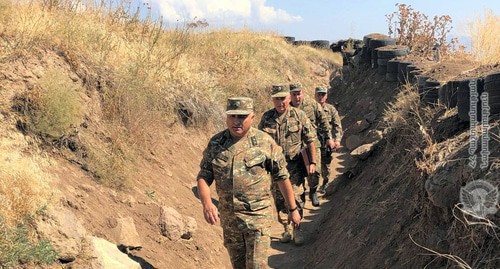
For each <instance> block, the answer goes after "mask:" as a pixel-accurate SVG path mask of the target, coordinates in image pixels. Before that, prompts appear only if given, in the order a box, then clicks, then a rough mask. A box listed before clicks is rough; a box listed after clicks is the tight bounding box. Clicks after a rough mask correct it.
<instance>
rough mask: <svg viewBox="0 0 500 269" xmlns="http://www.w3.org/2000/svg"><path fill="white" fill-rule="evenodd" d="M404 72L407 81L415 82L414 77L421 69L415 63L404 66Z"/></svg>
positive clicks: (420, 72)
mask: <svg viewBox="0 0 500 269" xmlns="http://www.w3.org/2000/svg"><path fill="white" fill-rule="evenodd" d="M406 74H407V75H408V82H410V83H411V84H415V83H416V77H417V76H418V75H420V74H422V70H421V69H420V68H419V67H418V66H417V65H415V64H410V65H407V66H406Z"/></svg>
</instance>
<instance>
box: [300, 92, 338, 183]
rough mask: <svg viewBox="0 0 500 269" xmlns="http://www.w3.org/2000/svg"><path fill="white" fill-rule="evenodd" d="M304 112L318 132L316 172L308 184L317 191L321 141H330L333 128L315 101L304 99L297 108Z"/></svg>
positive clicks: (308, 180) (309, 177)
mask: <svg viewBox="0 0 500 269" xmlns="http://www.w3.org/2000/svg"><path fill="white" fill-rule="evenodd" d="M297 108H299V109H301V110H303V111H304V112H305V113H306V115H307V117H308V118H309V120H310V121H311V124H312V126H313V128H314V129H315V130H316V132H317V137H318V139H316V141H315V146H316V172H315V173H314V174H311V175H309V176H308V177H307V183H308V185H309V188H310V189H316V188H317V187H318V185H319V178H320V171H321V151H320V148H321V143H320V139H325V138H326V139H328V138H329V137H331V135H330V134H331V127H330V124H329V122H328V121H327V119H326V115H325V112H324V111H323V108H322V107H321V105H320V104H318V102H316V101H315V100H312V99H309V98H306V97H304V99H303V100H302V103H301V104H300V105H299V106H298V107H297Z"/></svg>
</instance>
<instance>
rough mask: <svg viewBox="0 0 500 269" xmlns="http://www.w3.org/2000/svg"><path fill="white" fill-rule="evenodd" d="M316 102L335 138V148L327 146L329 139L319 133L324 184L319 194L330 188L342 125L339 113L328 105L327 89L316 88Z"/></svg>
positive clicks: (331, 134) (331, 135)
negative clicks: (333, 155)
mask: <svg viewBox="0 0 500 269" xmlns="http://www.w3.org/2000/svg"><path fill="white" fill-rule="evenodd" d="M315 98H316V101H317V102H318V103H319V104H320V105H321V107H322V108H323V111H324V112H325V115H326V120H327V122H328V123H330V126H331V133H330V137H332V138H333V143H334V147H332V148H330V147H328V146H327V144H326V142H327V137H325V136H324V135H321V134H319V133H318V138H319V141H320V143H321V177H322V178H323V183H322V184H321V187H320V188H319V192H324V191H325V189H326V188H327V187H328V181H329V178H330V174H331V168H330V165H331V163H332V153H333V150H335V149H338V148H340V141H341V140H342V123H341V121H340V117H339V113H338V112H337V109H335V107H334V106H333V105H332V104H328V103H327V102H326V99H327V98H328V90H327V89H326V88H325V87H316V89H315Z"/></svg>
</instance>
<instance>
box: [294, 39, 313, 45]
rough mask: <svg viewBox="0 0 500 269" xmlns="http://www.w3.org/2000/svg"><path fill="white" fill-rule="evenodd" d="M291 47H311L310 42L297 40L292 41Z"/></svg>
mask: <svg viewBox="0 0 500 269" xmlns="http://www.w3.org/2000/svg"><path fill="white" fill-rule="evenodd" d="M293 45H294V46H302V45H306V46H309V45H311V42H310V41H305V40H298V41H293Z"/></svg>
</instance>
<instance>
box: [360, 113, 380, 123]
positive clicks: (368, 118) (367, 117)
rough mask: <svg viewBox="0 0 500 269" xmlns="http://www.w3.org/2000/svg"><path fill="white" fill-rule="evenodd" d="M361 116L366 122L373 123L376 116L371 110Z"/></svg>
mask: <svg viewBox="0 0 500 269" xmlns="http://www.w3.org/2000/svg"><path fill="white" fill-rule="evenodd" d="M363 118H365V120H366V121H367V122H368V123H374V122H375V119H376V118H377V115H376V114H375V113H374V112H373V111H372V112H370V113H368V114H366V115H365V116H364V117H363Z"/></svg>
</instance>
